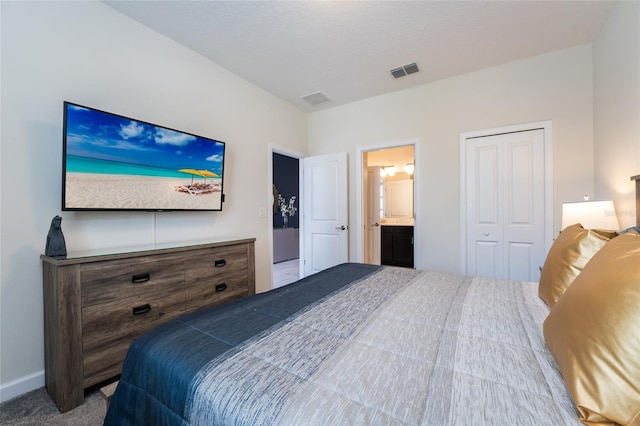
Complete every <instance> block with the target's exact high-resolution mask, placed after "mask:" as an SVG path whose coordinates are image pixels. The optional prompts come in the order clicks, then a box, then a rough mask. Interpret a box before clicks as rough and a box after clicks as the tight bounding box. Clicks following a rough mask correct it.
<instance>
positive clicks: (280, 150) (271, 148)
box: [267, 143, 306, 289]
mask: <svg viewBox="0 0 640 426" xmlns="http://www.w3.org/2000/svg"><path fill="white" fill-rule="evenodd" d="M267 148H268V160H267V174H268V179H267V184H268V187H267V194H269V195H268V204H267V205H268V206H267V226H268V229H269V231H268V232H267V238H268V240H269V284H270V285H271V289H273V208H272V206H273V203H274V201H275V200H274V199H273V154H274V153H275V154H280V155H285V156H287V157H292V158H297V159H298V160H299V161H298V165H299V168H298V176H299V179H298V182H299V183H298V194H299V198H298V208H299V209H300V210H299V211H298V214H302V210H301V209H302V200H303V198H304V194H303V188H304V185H303V182H302V175H303V174H302V171H303V169H302V167H303V166H302V159H303V158H304V157H306V156H305V155H304V154H302V153H301V152H299V151H294V150H291V149H289V148H284V147H281V146H278V145H274V144H271V143H269V144H268V145H267ZM298 227H299V228H300V231H299V234H300V237H299V241H298V252H299V253H298V257H299V260H300V262H299V263H300V266H299V270H298V278H301V277H303V276H304V246H303V244H304V238H303V234H304V224H303V221H302V220H299V221H298Z"/></svg>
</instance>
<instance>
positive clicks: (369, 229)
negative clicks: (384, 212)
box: [365, 166, 382, 265]
mask: <svg viewBox="0 0 640 426" xmlns="http://www.w3.org/2000/svg"><path fill="white" fill-rule="evenodd" d="M366 179H367V181H366V183H365V186H366V188H367V190H366V194H365V200H366V201H365V203H366V210H367V211H366V217H367V219H366V224H365V232H366V233H367V236H366V238H365V241H366V249H365V253H366V255H365V263H370V264H373V265H380V210H381V208H382V206H381V203H382V198H381V194H380V192H381V190H380V167H379V166H372V167H368V168H367V177H366Z"/></svg>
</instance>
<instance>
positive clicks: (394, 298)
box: [105, 264, 579, 425]
mask: <svg viewBox="0 0 640 426" xmlns="http://www.w3.org/2000/svg"><path fill="white" fill-rule="evenodd" d="M547 314H548V309H547V307H546V306H545V305H544V303H543V302H542V301H540V299H539V298H538V296H537V286H536V284H534V283H521V282H514V281H502V280H493V279H483V278H477V277H465V276H460V275H453V274H445V273H435V272H420V271H415V270H411V269H403V268H392V267H374V266H371V265H359V264H346V265H340V266H338V267H336V268H332V269H330V270H328V271H325V272H323V273H320V274H317V275H314V276H312V277H308V278H306V279H305V280H303V281H301V282H298V283H296V284H293V285H291V286H287V287H284V288H282V289H278V290H276V291H273V292H269V293H264V294H261V295H257V296H255V297H252V298H248V299H245V300H241V301H237V302H233V303H230V304H226V305H224V306H222V307H216V308H212V309H210V310H206V311H202V312H198V313H196V314H192V315H189V316H187V317H185V318H183V319H181V320H178V321H174V322H172V323H169V324H167V325H165V326H162V327H160V328H159V329H157V330H155V331H153V332H151V333H149V334H147V335H145V336H144V337H142V338H140V339H138V340H137V341H136V342H135V343H134V344H133V345H132V347H131V349H130V352H129V354H128V356H127V360H126V361H125V366H124V368H123V374H122V379H121V381H120V384H119V386H118V389H117V391H116V394H115V396H114V400H113V401H112V403H111V405H110V408H109V411H108V414H107V418H106V420H105V424H109V425H111V424H113V425H116V424H117V425H127V424H138V425H146V424H153V425H161V424H175V425H181V424H193V425H272V424H278V425H329V424H340V425H341V424H349V425H367V424H368V425H393V424H402V425H404V424H407V425H490V424H494V425H528V424H530V425H545V424H548V425H563V424H579V422H578V420H577V419H578V416H577V412H576V410H575V408H574V406H573V404H572V402H571V399H570V397H569V395H568V393H567V391H566V388H565V386H564V383H563V382H562V378H561V376H560V374H559V372H558V370H557V367H556V364H555V361H554V360H553V358H552V356H551V354H550V353H549V352H548V350H547V349H546V346H545V344H544V340H543V337H542V331H541V329H542V322H543V321H544V318H545V317H546V315H547Z"/></svg>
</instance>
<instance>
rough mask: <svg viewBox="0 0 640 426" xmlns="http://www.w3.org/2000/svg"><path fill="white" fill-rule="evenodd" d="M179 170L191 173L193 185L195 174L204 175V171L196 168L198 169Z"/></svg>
mask: <svg viewBox="0 0 640 426" xmlns="http://www.w3.org/2000/svg"><path fill="white" fill-rule="evenodd" d="M178 171H179V172H182V173H189V174H190V175H191V185H193V176H195V175H198V176H202V177H204V175H203V174H202V172H201V171H200V170H196V169H180V170H178ZM205 179H206V178H205Z"/></svg>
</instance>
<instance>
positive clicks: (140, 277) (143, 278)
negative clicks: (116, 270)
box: [131, 272, 151, 284]
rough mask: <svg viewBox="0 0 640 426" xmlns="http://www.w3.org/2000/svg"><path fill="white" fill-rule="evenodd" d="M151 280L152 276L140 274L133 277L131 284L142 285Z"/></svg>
mask: <svg viewBox="0 0 640 426" xmlns="http://www.w3.org/2000/svg"><path fill="white" fill-rule="evenodd" d="M150 279H151V275H149V273H148V272H147V273H144V274H138V275H133V276H132V277H131V282H132V283H134V284H140V283H143V282H146V281H149V280H150Z"/></svg>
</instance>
